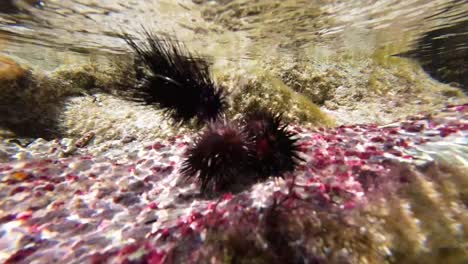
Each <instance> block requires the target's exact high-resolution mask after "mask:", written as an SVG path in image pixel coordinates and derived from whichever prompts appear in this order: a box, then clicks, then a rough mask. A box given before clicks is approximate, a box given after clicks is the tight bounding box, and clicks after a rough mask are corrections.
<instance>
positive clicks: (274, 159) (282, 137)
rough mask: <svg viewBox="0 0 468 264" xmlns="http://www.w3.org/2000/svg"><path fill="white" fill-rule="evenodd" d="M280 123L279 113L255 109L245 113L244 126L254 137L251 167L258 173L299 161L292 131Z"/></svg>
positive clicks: (289, 167)
mask: <svg viewBox="0 0 468 264" xmlns="http://www.w3.org/2000/svg"><path fill="white" fill-rule="evenodd" d="M286 127H287V124H283V125H282V115H281V114H273V113H271V112H270V111H266V110H259V111H256V112H254V113H250V114H248V115H247V117H246V123H245V130H246V132H247V134H248V136H249V137H251V138H252V139H253V140H254V147H253V149H252V152H253V156H254V158H255V159H254V162H253V166H254V170H255V171H257V173H259V176H260V177H268V176H270V175H272V174H276V175H280V174H281V173H283V172H286V171H293V170H294V168H295V167H296V166H297V164H298V163H299V161H301V160H302V158H301V157H299V146H298V144H297V140H298V139H297V138H295V136H296V133H294V132H291V131H288V130H287V129H286Z"/></svg>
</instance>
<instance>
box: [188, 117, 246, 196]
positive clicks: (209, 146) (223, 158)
mask: <svg viewBox="0 0 468 264" xmlns="http://www.w3.org/2000/svg"><path fill="white" fill-rule="evenodd" d="M250 145H251V140H249V138H248V136H247V134H246V133H245V132H244V131H243V130H242V129H240V128H239V127H238V126H237V125H233V124H226V123H225V122H223V123H221V122H218V123H215V124H211V125H210V126H209V127H208V128H207V129H206V130H205V131H204V132H203V133H202V135H201V136H200V138H199V139H198V140H197V142H196V143H195V145H194V146H193V147H191V148H190V149H189V150H188V158H187V159H186V160H185V161H184V163H183V165H182V169H181V173H182V175H184V176H185V177H188V178H190V177H194V176H196V175H197V174H198V180H199V181H200V183H201V192H202V193H204V192H206V191H207V190H209V189H214V190H216V191H218V190H222V189H225V188H226V187H228V186H229V185H232V184H233V183H236V182H238V180H239V179H240V178H239V176H243V174H244V171H245V169H246V168H247V166H248V164H249V159H250V148H251V146H250ZM241 174H242V175H241Z"/></svg>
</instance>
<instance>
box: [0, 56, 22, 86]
mask: <svg viewBox="0 0 468 264" xmlns="http://www.w3.org/2000/svg"><path fill="white" fill-rule="evenodd" d="M26 73H27V70H25V69H23V68H22V67H21V66H20V65H19V64H18V63H16V62H15V61H14V60H12V59H10V58H8V57H4V56H1V55H0V81H15V80H19V79H22V78H23V77H25V76H26Z"/></svg>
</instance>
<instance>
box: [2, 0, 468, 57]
mask: <svg viewBox="0 0 468 264" xmlns="http://www.w3.org/2000/svg"><path fill="white" fill-rule="evenodd" d="M4 2H5V4H2V7H0V12H1V13H0V25H1V28H0V34H1V35H0V40H3V42H4V43H3V44H2V45H3V49H4V51H5V52H12V53H14V54H18V55H20V56H21V57H23V58H25V59H27V60H35V59H44V60H46V61H50V60H52V57H54V54H61V53H56V52H57V51H60V52H65V54H62V55H57V57H66V56H67V55H66V54H67V53H79V54H88V53H93V54H94V53H121V52H124V51H125V50H126V47H125V44H124V42H123V41H122V40H121V39H119V38H118V37H116V36H117V34H118V33H121V32H130V33H134V34H137V33H138V32H139V30H140V28H141V26H142V25H143V26H146V27H150V28H157V29H159V30H160V31H162V32H166V33H175V35H177V37H178V38H180V39H182V40H184V41H186V42H189V43H191V45H193V46H194V47H195V48H198V49H200V50H201V51H202V52H204V53H209V51H210V50H206V49H203V48H202V47H205V46H206V45H209V46H210V47H211V48H212V49H214V50H216V51H218V52H214V54H213V52H211V54H210V55H211V56H217V57H224V58H226V57H227V58H229V59H234V60H235V59H240V58H249V57H255V56H263V54H268V53H269V52H272V50H274V51H280V52H284V53H290V52H295V51H298V50H299V51H301V50H303V49H307V48H309V47H315V46H323V47H327V48H329V49H331V50H332V51H333V52H337V51H339V50H342V49H346V50H353V51H356V52H365V53H371V52H372V51H373V50H375V49H378V48H379V47H384V46H389V45H391V46H392V49H393V50H394V51H395V53H398V52H405V51H408V50H410V49H415V48H416V49H422V48H423V47H417V41H418V40H419V39H420V38H423V37H424V36H425V34H430V33H428V32H434V31H435V30H441V29H442V30H443V29H444V28H451V27H455V28H456V29H452V30H450V29H449V30H447V32H446V34H444V32H441V33H439V34H435V35H433V36H431V35H428V38H429V39H430V40H429V43H430V42H431V41H436V39H440V38H450V39H451V40H455V38H457V39H458V40H457V41H456V44H454V45H456V47H453V48H455V49H457V50H461V49H463V50H466V48H467V47H466V34H467V25H466V23H467V22H466V21H467V10H468V3H467V2H466V1H460V0H452V1H449V0H437V1H434V0H409V1H399V0H378V1H374V0H368V1H365V0H362V1H358V0H354V1H326V0H322V1H319V0H315V1H306V0H304V1H273V0H263V1H249V0H244V1H242V0H234V1H227V0H226V1H202V0H200V1H188V0H178V1H164V0H160V1H156V0H147V1H124V0H104V1H93V0H60V1H59V0H55V1H54V0H44V1H39V0H28V1H26V0H4ZM5 42H6V43H5ZM424 43H425V44H426V45H428V42H427V40H425V42H424ZM415 45H416V46H415ZM437 49H438V48H437V47H433V48H432V51H431V52H433V53H437V52H439V51H438V50H437ZM220 50H221V51H220ZM436 50H437V51H436ZM28 51H29V52H28ZM33 51H37V52H33ZM440 52H443V50H440ZM38 53H40V54H38ZM464 54H465V56H466V52H465V53H464ZM41 56H44V57H43V58H41ZM465 58H466V57H465ZM465 65H466V64H465Z"/></svg>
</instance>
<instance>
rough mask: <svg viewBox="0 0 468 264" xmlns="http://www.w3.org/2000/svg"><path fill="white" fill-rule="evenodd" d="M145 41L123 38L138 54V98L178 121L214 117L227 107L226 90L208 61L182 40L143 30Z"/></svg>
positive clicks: (135, 96)
mask: <svg viewBox="0 0 468 264" xmlns="http://www.w3.org/2000/svg"><path fill="white" fill-rule="evenodd" d="M144 35H145V41H144V42H143V43H141V44H137V43H136V42H135V41H134V40H133V39H131V38H130V36H128V35H123V36H122V38H123V39H124V40H125V41H126V42H127V43H128V45H130V47H131V48H132V49H133V51H134V52H135V55H136V60H135V61H136V64H137V65H136V66H137V68H140V69H141V70H140V71H137V78H138V79H139V85H138V86H137V87H136V91H135V95H134V96H133V97H134V99H135V100H136V101H140V102H144V103H146V104H150V105H153V104H156V105H158V106H159V107H160V108H161V109H163V110H164V112H165V113H166V114H168V115H169V116H171V117H172V118H173V119H174V120H175V121H178V122H188V121H189V120H191V119H192V118H194V117H197V118H198V121H199V122H205V121H212V120H215V119H216V118H217V117H219V115H220V114H221V113H222V111H223V110H224V108H225V107H226V99H225V95H224V93H223V90H222V89H220V88H218V87H216V85H215V83H214V82H213V80H212V79H211V74H210V70H209V65H208V62H207V61H206V60H205V58H203V57H200V56H196V55H194V54H192V53H190V52H189V51H187V49H186V47H185V46H184V45H183V44H182V43H181V42H179V41H177V40H174V39H170V38H168V37H163V36H159V35H156V34H154V33H151V32H149V31H147V30H144Z"/></svg>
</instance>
